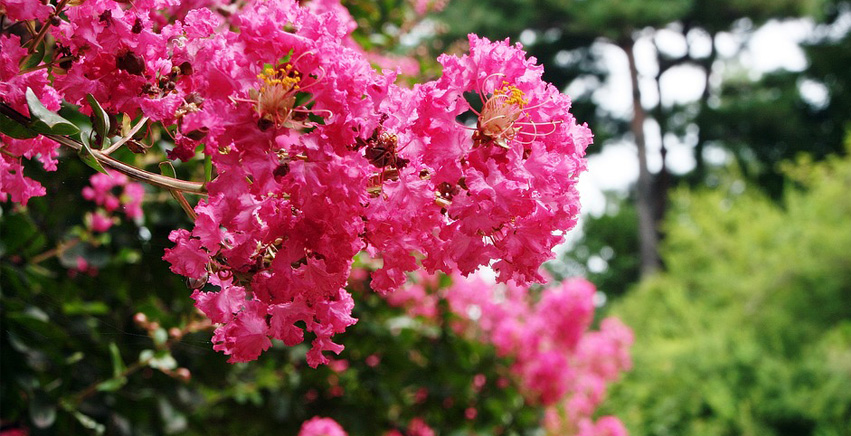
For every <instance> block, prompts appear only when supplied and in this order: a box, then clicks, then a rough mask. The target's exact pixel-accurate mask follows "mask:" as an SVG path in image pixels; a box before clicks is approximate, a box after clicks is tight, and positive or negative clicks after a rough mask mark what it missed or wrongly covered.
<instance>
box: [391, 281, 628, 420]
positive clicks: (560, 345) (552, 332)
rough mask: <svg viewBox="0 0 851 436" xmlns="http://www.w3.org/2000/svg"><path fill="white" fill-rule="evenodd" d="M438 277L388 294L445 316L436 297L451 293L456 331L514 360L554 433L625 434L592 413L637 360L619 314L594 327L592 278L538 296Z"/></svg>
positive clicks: (529, 397)
mask: <svg viewBox="0 0 851 436" xmlns="http://www.w3.org/2000/svg"><path fill="white" fill-rule="evenodd" d="M438 282H439V281H438V278H437V277H423V278H421V279H419V280H418V281H417V282H416V283H412V284H409V285H408V286H406V287H404V288H403V289H402V290H400V291H398V292H397V293H396V294H393V295H391V296H390V297H389V298H388V301H389V302H390V303H391V304H393V305H397V306H402V307H405V309H406V311H407V312H408V313H410V314H416V315H419V316H421V317H424V318H426V319H429V320H430V321H431V322H439V320H440V316H439V314H438V312H437V311H436V309H435V307H436V306H438V305H437V304H436V299H439V298H443V299H445V300H446V301H447V303H448V308H449V311H450V312H451V313H452V314H453V315H454V316H455V317H456V323H455V324H454V325H453V328H454V329H455V330H456V331H458V332H459V333H462V334H464V333H465V334H468V335H471V336H473V337H475V338H477V339H478V340H481V341H483V342H486V343H490V344H493V345H494V347H496V350H497V354H498V355H501V356H505V357H508V358H509V359H510V360H511V361H512V362H513V363H512V366H511V373H512V375H513V378H514V380H515V382H516V383H517V384H518V385H519V387H520V391H521V392H522V393H523V395H524V397H525V398H526V401H527V402H528V403H530V404H536V405H542V406H544V407H545V408H546V411H545V417H544V427H545V428H546V429H547V430H548V431H549V432H550V434H559V435H564V434H575V435H625V434H626V430H625V428H624V427H623V425H622V424H621V423H620V421H618V420H617V418H614V417H603V418H600V419H599V420H598V421H597V422H594V421H593V420H592V416H593V414H594V411H595V410H596V409H597V407H598V406H599V404H600V402H601V401H602V400H603V397H604V394H605V389H606V385H608V384H609V383H611V382H613V381H615V380H617V378H618V377H619V376H620V374H621V373H622V372H623V371H625V370H628V369H629V368H630V366H631V365H632V363H631V359H630V356H629V347H630V346H631V345H632V342H633V335H632V331H631V330H630V329H629V328H628V327H626V326H625V325H623V324H622V323H621V322H620V321H618V320H617V319H615V318H606V319H604V320H602V322H601V323H600V328H599V330H598V331H589V327H590V324H591V321H592V319H593V313H594V305H593V301H594V293H595V291H596V290H595V288H594V286H593V285H592V284H591V283H589V282H587V281H585V280H582V279H575V280H569V281H566V282H564V283H562V284H561V285H559V286H556V287H548V288H544V289H543V290H542V291H541V292H540V296H539V298H538V299H537V300H535V299H533V298H532V297H531V296H530V293H529V292H528V291H527V289H525V288H521V287H519V286H516V285H514V284H513V283H508V284H504V285H497V286H494V285H492V284H490V283H487V282H486V281H485V280H484V279H482V278H481V277H479V276H471V277H470V278H466V279H465V278H463V277H460V276H455V277H453V283H452V285H451V286H449V287H446V288H440V287H439V284H438ZM484 383H485V380H484V375H482V376H480V377H479V376H477V377H476V378H475V379H474V385H479V386H480V385H482V384H484ZM474 416H475V415H474Z"/></svg>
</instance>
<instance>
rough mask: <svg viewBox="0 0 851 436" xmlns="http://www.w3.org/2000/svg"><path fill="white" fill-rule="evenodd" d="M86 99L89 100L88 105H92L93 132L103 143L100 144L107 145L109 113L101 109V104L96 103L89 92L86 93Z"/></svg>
mask: <svg viewBox="0 0 851 436" xmlns="http://www.w3.org/2000/svg"><path fill="white" fill-rule="evenodd" d="M86 100H87V101H88V102H89V105H90V106H91V107H92V115H94V117H95V123H94V124H95V125H94V128H95V132H97V134H98V136H100V138H101V140H102V141H103V144H100V145H101V146H104V147H108V146H109V128H110V127H111V126H110V125H109V114H107V113H106V111H105V110H104V109H103V106H101V105H100V103H98V101H97V99H95V96H93V95H91V94H86Z"/></svg>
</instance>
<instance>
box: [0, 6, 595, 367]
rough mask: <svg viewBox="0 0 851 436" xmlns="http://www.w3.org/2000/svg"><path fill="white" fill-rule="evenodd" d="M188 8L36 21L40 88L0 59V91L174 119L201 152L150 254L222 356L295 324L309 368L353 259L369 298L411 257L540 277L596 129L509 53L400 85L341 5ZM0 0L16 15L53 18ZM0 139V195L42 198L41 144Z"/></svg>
mask: <svg viewBox="0 0 851 436" xmlns="http://www.w3.org/2000/svg"><path fill="white" fill-rule="evenodd" d="M24 3H25V4H26V2H24ZM194 3H198V4H197V5H196V6H197V7H198V8H196V9H189V10H187V8H186V7H184V6H181V5H180V2H176V1H173V0H135V1H134V2H132V5H131V4H123V3H120V2H115V1H113V0H87V1H86V2H83V3H81V4H80V5H76V6H69V7H68V8H67V9H66V10H65V11H64V12H65V14H64V17H66V18H67V21H66V20H65V19H63V20H55V21H58V23H55V25H54V26H53V27H52V28H51V30H50V32H51V35H52V37H53V38H55V41H56V44H57V45H56V47H57V52H58V53H59V54H61V55H62V56H63V58H62V59H64V62H65V64H64V65H61V66H62V68H61V71H60V70H56V71H54V72H53V77H52V81H49V80H48V77H47V74H46V73H45V71H44V70H36V71H32V72H27V73H25V74H21V73H20V72H19V71H13V69H9V68H6V67H3V68H0V74H2V79H3V80H2V81H3V85H2V88H0V89H2V90H3V96H2V100H3V102H4V103H5V104H7V105H9V106H10V107H13V108H16V109H17V110H19V111H21V112H22V113H25V114H26V105H25V102H24V97H23V89H26V87H27V86H29V87H30V88H33V89H36V90H37V94H38V97H39V98H40V99H42V101H45V102H46V104H47V106H48V108H49V109H51V110H55V109H57V108H58V102H59V100H60V99H62V100H65V101H66V102H68V103H70V104H75V105H79V106H80V107H81V111H83V112H84V113H88V111H89V110H90V108H89V106H88V104H87V103H86V95H87V94H91V95H92V96H93V97H94V98H95V99H97V101H99V102H101V104H102V105H103V107H104V109H105V110H106V111H108V112H110V113H113V114H117V113H127V114H131V115H135V114H141V115H143V116H145V117H147V118H148V119H149V120H151V121H153V122H161V123H162V124H163V125H165V126H176V128H175V129H173V133H172V135H173V137H174V143H175V147H174V148H173V149H172V150H171V151H170V157H171V158H173V159H182V160H189V159H192V158H194V157H195V156H196V153H197V151H200V152H202V153H203V154H204V155H206V156H209V157H210V158H211V159H212V165H213V167H214V169H215V174H216V177H215V178H214V179H213V180H212V181H211V182H210V183H208V184H207V185H206V190H207V196H206V198H204V199H202V200H201V201H199V202H198V204H197V206H195V208H194V210H195V213H196V214H197V218H196V219H195V222H194V227H193V228H191V229H180V230H175V231H173V232H172V234H171V236H170V239H171V241H173V242H174V246H173V247H172V248H169V249H167V250H166V252H165V256H164V259H165V260H166V261H168V262H169V263H170V264H171V269H172V271H174V272H175V273H178V274H180V275H183V276H186V277H187V278H190V279H193V280H194V281H195V282H198V281H206V282H207V283H209V284H211V285H213V286H214V287H216V288H217V290H209V289H210V287H208V288H207V290H195V291H194V293H193V295H192V297H193V298H194V299H195V301H196V305H197V307H198V308H199V309H200V310H201V311H203V312H204V313H205V314H206V315H207V316H208V317H209V318H210V319H211V320H212V321H213V322H215V323H217V324H218V325H219V327H218V328H217V329H216V332H215V334H214V348H215V349H216V350H219V351H222V352H224V353H225V354H227V355H229V356H230V359H229V361H231V362H243V361H249V360H254V359H256V358H257V357H258V356H259V355H260V354H261V353H262V352H263V351H264V350H266V349H267V348H268V347H269V346H270V345H271V339H279V340H281V341H283V342H284V343H285V344H287V345H290V346H292V345H295V344H298V343H301V342H302V341H303V340H304V332H305V331H308V332H312V333H313V336H314V339H313V343H312V348H311V350H310V351H309V352H308V356H307V359H308V363H309V364H310V365H311V366H316V365H319V364H322V363H326V362H327V361H328V358H327V357H326V356H325V355H323V352H324V351H331V352H335V353H339V352H340V351H341V350H342V346H340V345H338V344H336V343H334V342H333V341H332V337H333V336H334V335H335V334H336V333H340V332H343V331H344V330H345V329H346V328H347V327H348V326H350V325H352V324H354V323H355V322H356V320H355V319H354V318H352V316H351V311H352V307H353V304H354V303H353V300H352V298H351V296H350V295H349V293H348V292H347V291H346V290H345V289H344V286H345V284H346V281H347V278H348V277H349V274H350V272H351V269H352V263H353V258H354V257H355V255H357V254H358V253H360V252H364V251H365V252H366V253H368V254H369V255H370V256H372V257H373V258H375V259H380V260H381V261H382V263H381V265H382V266H381V267H380V268H379V269H377V270H376V271H375V272H374V273H373V274H372V282H371V283H372V287H373V288H374V289H376V290H377V291H379V292H382V293H387V292H392V291H393V290H394V289H396V288H398V287H399V286H401V285H402V284H403V283H404V282H405V277H406V274H407V273H408V272H411V271H414V270H417V269H420V268H423V269H425V270H426V271H428V272H429V273H433V272H436V271H443V272H446V273H455V272H459V273H461V274H465V275H466V274H469V273H471V272H473V271H475V270H476V269H478V268H479V267H481V266H491V267H492V268H493V269H494V270H495V271H496V272H497V274H498V278H499V280H500V281H503V282H506V281H513V282H514V283H515V284H517V285H520V286H522V285H525V284H528V283H531V282H535V281H542V280H543V278H542V277H541V276H540V275H539V274H538V268H539V267H540V265H541V263H542V262H543V261H545V260H547V259H549V258H550V257H552V251H551V250H552V248H553V247H554V246H555V245H556V244H558V243H559V242H561V241H562V232H564V231H566V230H568V229H570V228H572V227H573V226H574V225H575V223H576V219H577V217H578V213H579V198H578V194H577V191H576V182H577V177H578V175H579V173H580V172H582V171H583V170H584V169H585V161H584V159H583V156H584V153H585V149H586V147H587V146H588V145H589V144H590V142H591V137H592V136H591V133H590V130H589V129H588V128H587V127H586V126H585V125H579V124H577V122H576V120H575V119H574V117H573V116H572V115H571V114H570V112H569V109H570V99H569V98H568V97H567V96H565V95H563V94H561V93H559V92H558V90H557V89H555V88H554V87H553V86H552V85H550V84H547V83H545V82H543V81H542V80H541V75H542V72H543V68H542V67H541V66H539V65H536V64H535V60H534V59H531V58H527V57H526V55H525V53H524V52H523V50H522V49H521V47H520V46H519V45H511V44H510V43H509V42H508V41H499V42H492V41H489V40H487V39H484V38H479V37H477V36H475V35H471V36H470V37H469V45H470V51H469V53H468V54H466V55H464V56H461V57H457V56H449V55H443V56H441V57H440V58H439V62H440V63H441V65H442V66H443V73H442V75H441V76H440V77H439V78H438V79H436V80H434V81H431V82H427V83H422V84H419V85H415V86H414V87H413V88H405V87H401V86H398V85H396V84H395V83H394V82H395V73H394V72H393V71H377V70H376V69H374V68H373V67H372V66H371V65H370V63H369V62H368V60H367V57H366V56H365V54H364V53H363V52H361V51H359V50H358V49H357V48H353V44H351V42H350V40H349V39H348V38H349V33H350V32H351V29H352V28H353V21H352V19H351V17H350V16H348V15H346V14H345V13H341V12H340V8H327V9H324V8H321V7H312V8H304V7H300V6H299V5H298V4H297V3H296V2H295V1H293V0H268V1H248V2H247V4H246V5H245V6H244V7H242V8H240V9H233V7H231V10H229V14H228V15H227V17H226V18H225V16H223V15H219V14H217V13H215V12H212V10H211V9H207V8H204V7H202V6H205V5H206V3H217V4H218V2H193V4H194ZM325 3H328V2H325ZM33 4H34V3H33ZM220 6H221V5H220ZM2 7H3V8H6V9H7V11H6V12H7V13H8V16H9V17H13V18H15V19H18V20H25V19H34V18H38V19H45V18H46V17H47V16H48V15H49V14H50V10H48V9H45V8H40V7H38V8H36V7H24V6H21V3H20V2H3V4H2ZM222 7H224V6H222ZM93 17H96V19H93ZM15 38H16V37H13V36H8V35H3V36H0V44H2V47H3V50H2V51H1V52H0V56H2V57H3V61H4V62H3V64H4V65H6V66H8V65H19V63H20V61H21V59H22V58H23V57H24V56H26V55H27V50H23V49H21V42H20V41H19V40H16V39H15ZM471 102H472V103H473V104H472V105H471ZM465 116H466V117H467V118H469V119H471V120H473V122H471V123H470V125H464V124H462V123H460V122H459V121H458V119H460V118H463V117H465ZM3 144H4V145H3V147H4V151H8V153H2V154H0V179H2V180H3V185H0V197H2V198H4V199H5V198H7V197H9V196H11V199H12V200H13V201H17V202H26V200H27V199H28V198H29V197H31V196H36V195H43V193H44V190H43V189H40V188H41V187H40V185H39V184H38V183H37V182H35V181H34V180H31V179H28V178H26V177H24V176H23V174H22V167H21V165H20V160H21V158H23V157H26V158H32V157H36V156H35V155H34V154H26V153H24V152H17V151H18V150H26V149H28V147H29V148H30V149H32V150H39V154H38V158H39V159H41V160H42V161H43V162H44V163H45V168H47V169H53V168H55V164H53V161H52V157H53V156H55V151H56V145H55V144H52V143H51V142H50V141H47V140H46V139H45V138H43V137H39V138H34V139H22V140H11V139H9V138H7V137H3ZM7 144H10V145H7Z"/></svg>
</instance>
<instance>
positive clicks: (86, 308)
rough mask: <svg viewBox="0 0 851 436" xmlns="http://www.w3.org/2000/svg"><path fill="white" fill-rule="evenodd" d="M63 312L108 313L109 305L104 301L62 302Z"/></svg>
mask: <svg viewBox="0 0 851 436" xmlns="http://www.w3.org/2000/svg"><path fill="white" fill-rule="evenodd" d="M62 312H63V313H64V314H65V315H69V316H77V315H106V314H107V313H109V306H107V305H106V303H104V302H102V301H70V302H67V303H62Z"/></svg>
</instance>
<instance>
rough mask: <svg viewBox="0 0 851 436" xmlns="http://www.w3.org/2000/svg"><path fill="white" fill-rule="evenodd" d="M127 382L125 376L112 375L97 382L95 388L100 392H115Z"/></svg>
mask: <svg viewBox="0 0 851 436" xmlns="http://www.w3.org/2000/svg"><path fill="white" fill-rule="evenodd" d="M125 384H127V377H114V378H111V379H109V380H104V381H102V382H100V383H98V386H97V390H99V391H101V392H115V391H117V390H119V389H121V388H122V387H123V386H124V385H125Z"/></svg>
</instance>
